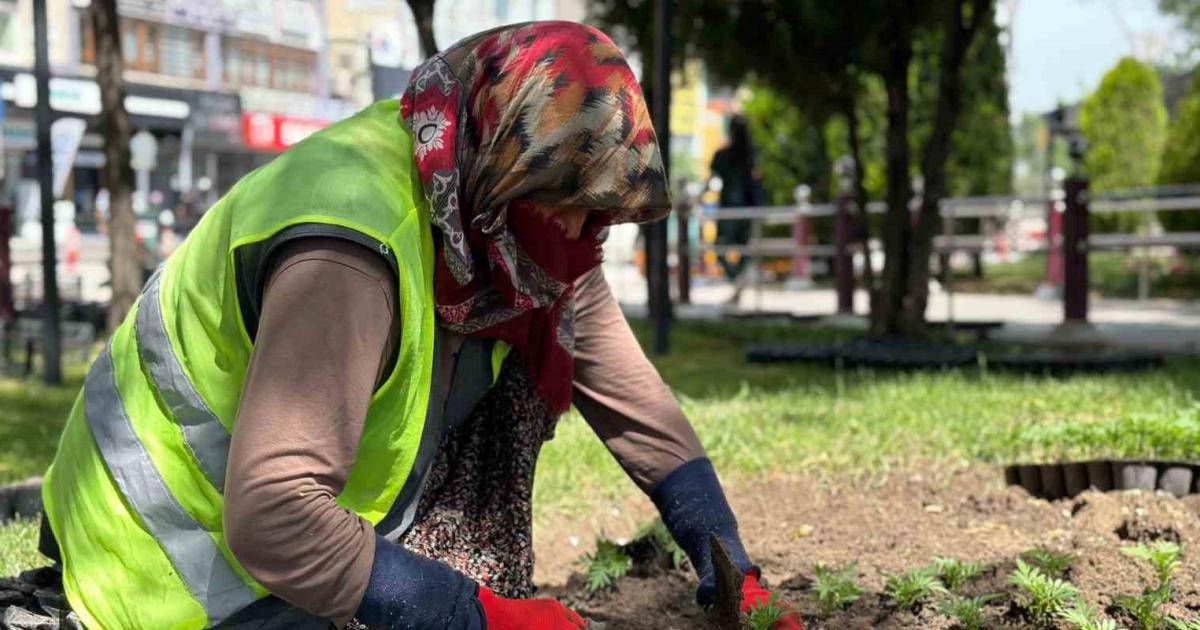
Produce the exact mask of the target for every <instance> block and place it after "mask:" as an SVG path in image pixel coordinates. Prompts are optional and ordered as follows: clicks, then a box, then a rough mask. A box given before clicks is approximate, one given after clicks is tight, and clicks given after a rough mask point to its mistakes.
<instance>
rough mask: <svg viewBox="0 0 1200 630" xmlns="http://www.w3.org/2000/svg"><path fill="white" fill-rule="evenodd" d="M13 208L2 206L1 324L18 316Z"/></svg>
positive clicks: (0, 242)
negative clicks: (14, 280) (14, 303)
mask: <svg viewBox="0 0 1200 630" xmlns="http://www.w3.org/2000/svg"><path fill="white" fill-rule="evenodd" d="M12 219H13V209H12V207H11V206H0V324H6V323H8V322H11V321H12V320H13V318H15V317H16V316H17V313H16V309H15V308H14V307H13V286H12V250H11V249H10V246H9V240H10V239H12V233H13V220H12Z"/></svg>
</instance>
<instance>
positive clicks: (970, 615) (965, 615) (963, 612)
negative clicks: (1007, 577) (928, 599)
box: [938, 595, 998, 630]
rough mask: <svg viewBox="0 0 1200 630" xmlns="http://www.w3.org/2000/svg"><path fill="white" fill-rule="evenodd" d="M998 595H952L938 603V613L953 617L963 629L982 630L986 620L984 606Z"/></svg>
mask: <svg viewBox="0 0 1200 630" xmlns="http://www.w3.org/2000/svg"><path fill="white" fill-rule="evenodd" d="M996 597H998V595H983V596H981V597H951V598H949V599H945V600H942V602H941V603H939V604H938V613H939V614H942V615H945V616H947V617H953V618H954V620H955V621H957V622H958V626H959V627H961V628H963V630H981V629H982V628H983V624H984V622H985V621H986V619H985V617H984V614H983V607H984V606H986V605H987V603H988V602H990V601H992V600H993V599H996Z"/></svg>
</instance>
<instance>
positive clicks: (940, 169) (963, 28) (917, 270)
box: [900, 0, 992, 335]
mask: <svg viewBox="0 0 1200 630" xmlns="http://www.w3.org/2000/svg"><path fill="white" fill-rule="evenodd" d="M991 3H992V0H955V1H954V2H953V4H952V6H950V7H948V8H947V16H946V18H947V21H946V24H945V27H944V28H943V30H942V33H943V35H942V51H941V57H940V59H939V62H938V96H937V105H936V109H935V110H934V120H933V131H932V132H931V133H930V136H929V141H928V143H927V144H926V145H925V155H924V159H923V160H922V165H921V171H922V175H923V177H924V179H925V191H924V194H923V195H922V198H921V208H920V212H919V214H918V217H917V221H916V228H915V230H914V234H913V239H912V245H911V247H912V250H911V253H910V260H909V267H908V274H907V279H906V284H907V293H908V297H907V300H906V301H905V303H904V312H903V314H902V316H901V319H900V325H901V331H902V332H903V333H904V334H906V335H922V334H924V332H925V308H926V306H927V305H928V303H929V257H930V255H931V254H932V252H933V237H934V235H935V234H936V233H937V231H938V228H939V226H940V225H941V223H942V218H941V213H940V207H941V200H942V197H944V196H945V194H946V161H947V160H948V159H949V157H950V150H951V146H952V144H953V139H954V128H955V126H956V125H957V124H958V116H959V113H960V112H961V111H962V64H963V59H964V58H965V57H966V54H967V50H968V49H969V48H970V46H971V41H972V40H973V39H974V38H975V33H976V32H977V31H978V30H979V26H980V25H981V24H982V23H983V20H984V19H985V18H988V17H990V16H991ZM968 5H969V6H970V8H971V16H970V19H969V21H967V22H965V23H964V18H965V17H966V16H965V15H964V12H965V9H966V8H967V6H968Z"/></svg>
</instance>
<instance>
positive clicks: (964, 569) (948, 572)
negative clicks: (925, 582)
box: [933, 558, 986, 591]
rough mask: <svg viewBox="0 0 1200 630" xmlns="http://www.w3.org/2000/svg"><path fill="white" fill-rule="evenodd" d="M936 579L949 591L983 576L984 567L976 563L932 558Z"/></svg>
mask: <svg viewBox="0 0 1200 630" xmlns="http://www.w3.org/2000/svg"><path fill="white" fill-rule="evenodd" d="M933 566H934V567H935V568H937V575H938V579H940V580H941V581H942V584H943V585H945V586H946V588H947V589H949V590H951V591H956V590H958V588H959V587H960V586H962V585H964V584H966V583H967V582H970V581H971V580H974V579H975V578H977V577H979V576H980V575H983V571H984V569H985V568H986V567H984V565H982V564H980V563H978V562H964V561H962V560H959V559H957V558H934V559H933Z"/></svg>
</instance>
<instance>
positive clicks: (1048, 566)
mask: <svg viewBox="0 0 1200 630" xmlns="http://www.w3.org/2000/svg"><path fill="white" fill-rule="evenodd" d="M1022 558H1024V559H1026V560H1028V561H1030V562H1032V563H1033V564H1034V565H1035V566H1037V567H1038V568H1040V569H1041V570H1042V572H1043V573H1045V574H1046V575H1048V576H1049V577H1052V578H1061V577H1063V576H1064V575H1066V573H1067V569H1069V568H1071V563H1072V562H1075V556H1073V555H1071V554H1069V553H1055V552H1053V551H1050V550H1049V549H1042V548H1041V547H1039V548H1037V549H1031V550H1029V551H1026V552H1025V553H1024V554H1023V555H1022Z"/></svg>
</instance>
